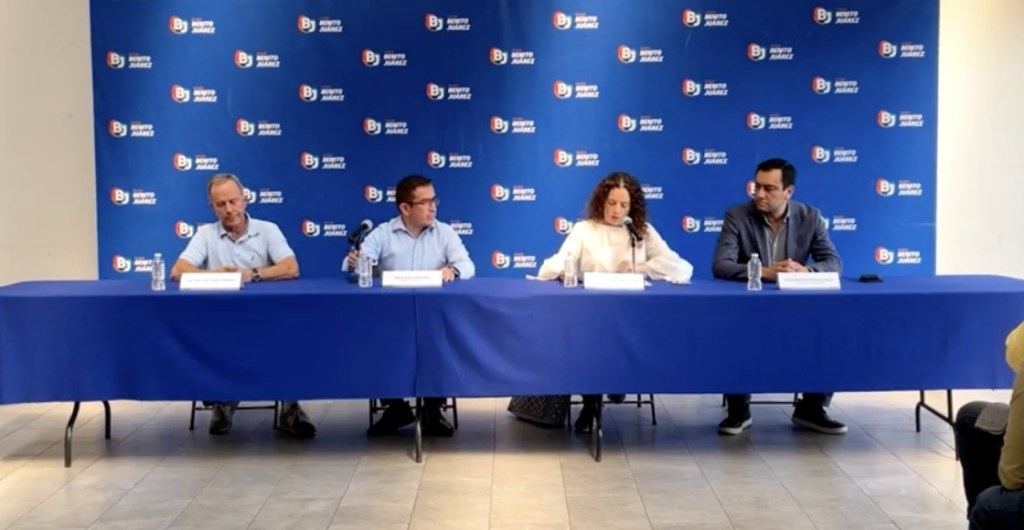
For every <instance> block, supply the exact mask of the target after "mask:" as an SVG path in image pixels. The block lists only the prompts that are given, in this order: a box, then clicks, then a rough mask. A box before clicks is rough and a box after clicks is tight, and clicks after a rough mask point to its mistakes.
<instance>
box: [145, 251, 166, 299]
mask: <svg viewBox="0 0 1024 530" xmlns="http://www.w3.org/2000/svg"><path fill="white" fill-rule="evenodd" d="M150 274H151V280H150V283H149V288H150V289H152V290H154V291H163V290H166V289H167V280H166V278H167V276H166V275H167V271H166V266H165V265H164V257H163V255H162V254H160V253H159V252H157V253H156V254H153V271H152V272H151V273H150Z"/></svg>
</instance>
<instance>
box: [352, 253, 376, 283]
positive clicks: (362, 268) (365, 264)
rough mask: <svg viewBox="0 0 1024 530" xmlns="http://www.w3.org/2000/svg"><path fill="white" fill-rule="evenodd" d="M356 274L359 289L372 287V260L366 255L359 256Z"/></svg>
mask: <svg viewBox="0 0 1024 530" xmlns="http://www.w3.org/2000/svg"><path fill="white" fill-rule="evenodd" d="M356 273H357V274H358V275H359V287H364V288H365V287H373V259H371V258H370V256H369V255H368V254H359V260H358V261H357V262H356Z"/></svg>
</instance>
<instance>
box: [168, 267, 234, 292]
mask: <svg viewBox="0 0 1024 530" xmlns="http://www.w3.org/2000/svg"><path fill="white" fill-rule="evenodd" d="M178 288H179V289H180V290H182V291H237V290H239V289H241V288H242V273H241V272H183V273H181V285H180V286H179V287H178Z"/></svg>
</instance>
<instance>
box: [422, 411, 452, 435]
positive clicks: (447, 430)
mask: <svg viewBox="0 0 1024 530" xmlns="http://www.w3.org/2000/svg"><path fill="white" fill-rule="evenodd" d="M454 434H455V429H454V428H453V427H452V424H450V423H448V420H447V419H445V417H444V416H443V415H442V414H441V411H440V410H438V411H428V412H426V413H425V414H424V415H423V436H430V437H432V438H451V437H452V436H453V435H454Z"/></svg>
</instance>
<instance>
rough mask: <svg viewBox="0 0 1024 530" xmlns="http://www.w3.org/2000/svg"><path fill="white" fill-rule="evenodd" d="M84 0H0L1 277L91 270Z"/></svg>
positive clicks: (80, 274)
mask: <svg viewBox="0 0 1024 530" xmlns="http://www.w3.org/2000/svg"><path fill="white" fill-rule="evenodd" d="M90 61H91V54H90V52H89V3H88V1H87V0H73V1H72V0H0V284H6V283H10V282H14V281H19V280H27V279H38V278H95V277H96V198H95V197H96V191H95V190H96V184H95V181H96V177H95V175H96V170H95V162H94V157H93V137H92V134H93V133H92V121H93V120H92V88H91V87H92V73H91V72H92V68H91V66H90Z"/></svg>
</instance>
